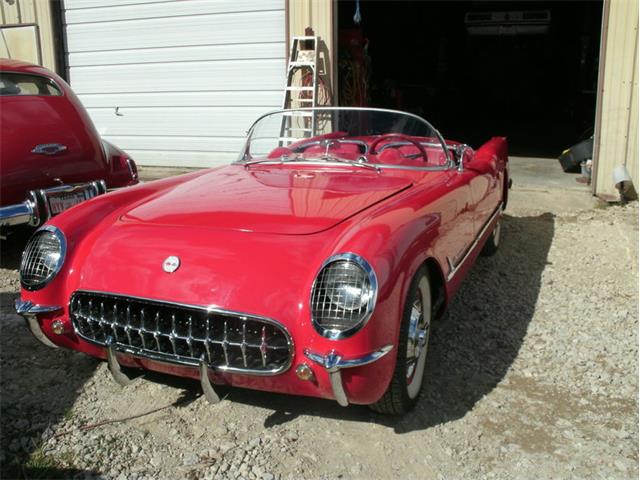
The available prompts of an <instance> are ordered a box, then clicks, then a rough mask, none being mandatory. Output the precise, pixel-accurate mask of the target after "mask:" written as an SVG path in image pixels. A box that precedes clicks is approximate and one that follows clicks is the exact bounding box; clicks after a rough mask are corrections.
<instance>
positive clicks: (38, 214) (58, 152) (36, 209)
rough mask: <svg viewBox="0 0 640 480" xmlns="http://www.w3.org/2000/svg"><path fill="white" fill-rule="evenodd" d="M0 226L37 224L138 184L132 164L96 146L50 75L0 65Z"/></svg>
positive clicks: (79, 109)
mask: <svg viewBox="0 0 640 480" xmlns="http://www.w3.org/2000/svg"><path fill="white" fill-rule="evenodd" d="M0 125H1V126H2V134H1V135H0V152H1V154H0V171H1V172H2V175H0V227H8V226H13V225H22V224H28V225H31V226H38V225H41V224H42V223H44V222H45V221H47V220H48V219H49V218H51V217H52V216H54V215H57V214H58V213H60V212H62V211H63V210H66V209H67V208H69V207H71V206H73V205H76V204H78V203H80V202H82V201H84V200H86V199H88V198H92V197H94V196H96V195H99V194H102V193H104V192H106V190H107V189H110V188H115V187H124V186H127V185H134V184H136V183H138V173H137V169H136V164H135V163H134V161H133V160H132V159H131V158H129V157H128V156H127V154H125V153H124V152H123V151H122V150H120V149H118V148H117V147H116V146H114V145H112V144H110V143H109V142H107V141H106V140H101V139H100V136H99V135H98V132H97V131H96V129H95V127H94V126H93V123H92V122H91V119H90V118H89V115H87V112H86V111H85V109H84V107H83V106H82V104H81V103H80V101H79V100H78V98H77V97H76V96H75V95H74V93H73V92H72V91H71V88H70V87H69V85H67V83H66V82H65V81H64V80H62V79H61V78H60V77H59V76H57V75H56V74H55V73H53V72H51V71H50V70H47V69H46V68H42V67H39V66H36V65H31V64H29V63H24V62H20V61H17V60H7V59H0Z"/></svg>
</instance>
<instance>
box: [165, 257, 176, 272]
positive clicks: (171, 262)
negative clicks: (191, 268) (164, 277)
mask: <svg viewBox="0 0 640 480" xmlns="http://www.w3.org/2000/svg"><path fill="white" fill-rule="evenodd" d="M179 266H180V259H179V258H178V257H175V256H173V255H171V256H170V257H167V258H165V259H164V262H162V269H163V270H164V271H165V272H167V273H173V272H175V271H176V270H177V269H178V267H179Z"/></svg>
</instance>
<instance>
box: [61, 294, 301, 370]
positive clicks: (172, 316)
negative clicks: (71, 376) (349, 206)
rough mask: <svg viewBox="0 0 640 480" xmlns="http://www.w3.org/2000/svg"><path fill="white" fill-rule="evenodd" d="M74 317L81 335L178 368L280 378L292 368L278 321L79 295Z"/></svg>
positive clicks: (75, 297)
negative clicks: (205, 367)
mask: <svg viewBox="0 0 640 480" xmlns="http://www.w3.org/2000/svg"><path fill="white" fill-rule="evenodd" d="M70 315H71V321H72V322H73V326H74V329H75V331H76V333H77V334H78V335H80V336H81V337H82V338H84V339H85V340H88V341H90V342H93V343H97V344H99V345H105V344H106V341H107V338H108V337H112V338H113V340H114V342H115V345H116V349H117V350H120V351H124V352H128V353H132V354H134V355H139V356H143V357H149V358H153V359H158V360H161V361H167V362H172V363H178V364H186V365H197V364H199V362H200V358H201V357H202V356H203V355H204V358H205V359H206V362H207V364H208V365H209V367H210V368H215V369H218V370H222V371H228V372H238V373H249V374H255V375H275V374H277V373H281V372H283V371H285V370H286V369H287V368H289V366H290V365H291V360H292V358H291V356H292V344H291V339H290V337H289V334H288V333H287V331H286V330H285V329H284V327H283V326H282V325H280V324H278V323H277V322H275V321H273V320H270V319H266V318H262V317H256V316H252V315H244V314H240V313H236V312H228V311H222V310H212V309H207V308H204V307H196V306H190V305H181V304H174V303H168V302H160V301H156V300H147V299H141V298H136V297H127V296H119V295H111V294H104V293H95V292H76V293H74V294H73V296H72V297H71V303H70Z"/></svg>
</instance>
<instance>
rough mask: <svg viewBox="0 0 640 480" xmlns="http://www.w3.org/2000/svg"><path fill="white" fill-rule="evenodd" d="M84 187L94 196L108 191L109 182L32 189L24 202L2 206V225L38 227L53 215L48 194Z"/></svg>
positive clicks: (0, 224) (0, 211)
mask: <svg viewBox="0 0 640 480" xmlns="http://www.w3.org/2000/svg"><path fill="white" fill-rule="evenodd" d="M83 189H84V190H87V189H88V193H89V198H93V197H96V196H98V195H102V194H103V193H106V192H107V184H106V183H105V181H104V180H95V181H93V182H89V183H82V184H79V185H60V186H57V187H52V188H45V189H40V190H31V191H30V192H29V194H28V198H27V199H26V200H25V201H24V202H21V203H16V204H14V205H7V206H5V207H0V227H9V226H15V225H30V226H32V227H37V226H38V225H42V224H43V223H45V222H46V221H47V220H49V219H50V218H51V217H52V216H53V214H52V213H51V210H50V209H49V202H48V201H47V195H50V194H56V193H72V192H75V191H77V190H83Z"/></svg>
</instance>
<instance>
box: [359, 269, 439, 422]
mask: <svg viewBox="0 0 640 480" xmlns="http://www.w3.org/2000/svg"><path fill="white" fill-rule="evenodd" d="M431 319H432V303H431V283H430V282H429V276H428V274H427V272H426V270H425V269H424V268H422V269H420V270H419V271H418V273H417V274H416V276H415V277H414V278H413V281H412V282H411V287H410V288H409V293H408V294H407V300H406V302H405V307H404V313H403V317H402V324H401V325H400V338H399V340H398V348H397V350H396V351H397V354H396V355H397V361H396V368H395V371H394V372H393V377H392V379H391V383H390V384H389V388H388V389H387V391H386V392H385V393H384V395H383V396H382V398H381V399H380V400H378V401H377V402H376V403H374V404H372V405H370V407H371V409H372V410H375V411H376V412H379V413H384V414H388V415H400V414H403V413H406V412H408V411H409V410H411V409H412V408H413V407H414V406H415V404H416V403H417V401H418V398H419V397H420V392H421V390H422V383H423V378H424V370H425V365H426V360H427V349H428V346H429V334H430V332H431Z"/></svg>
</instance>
